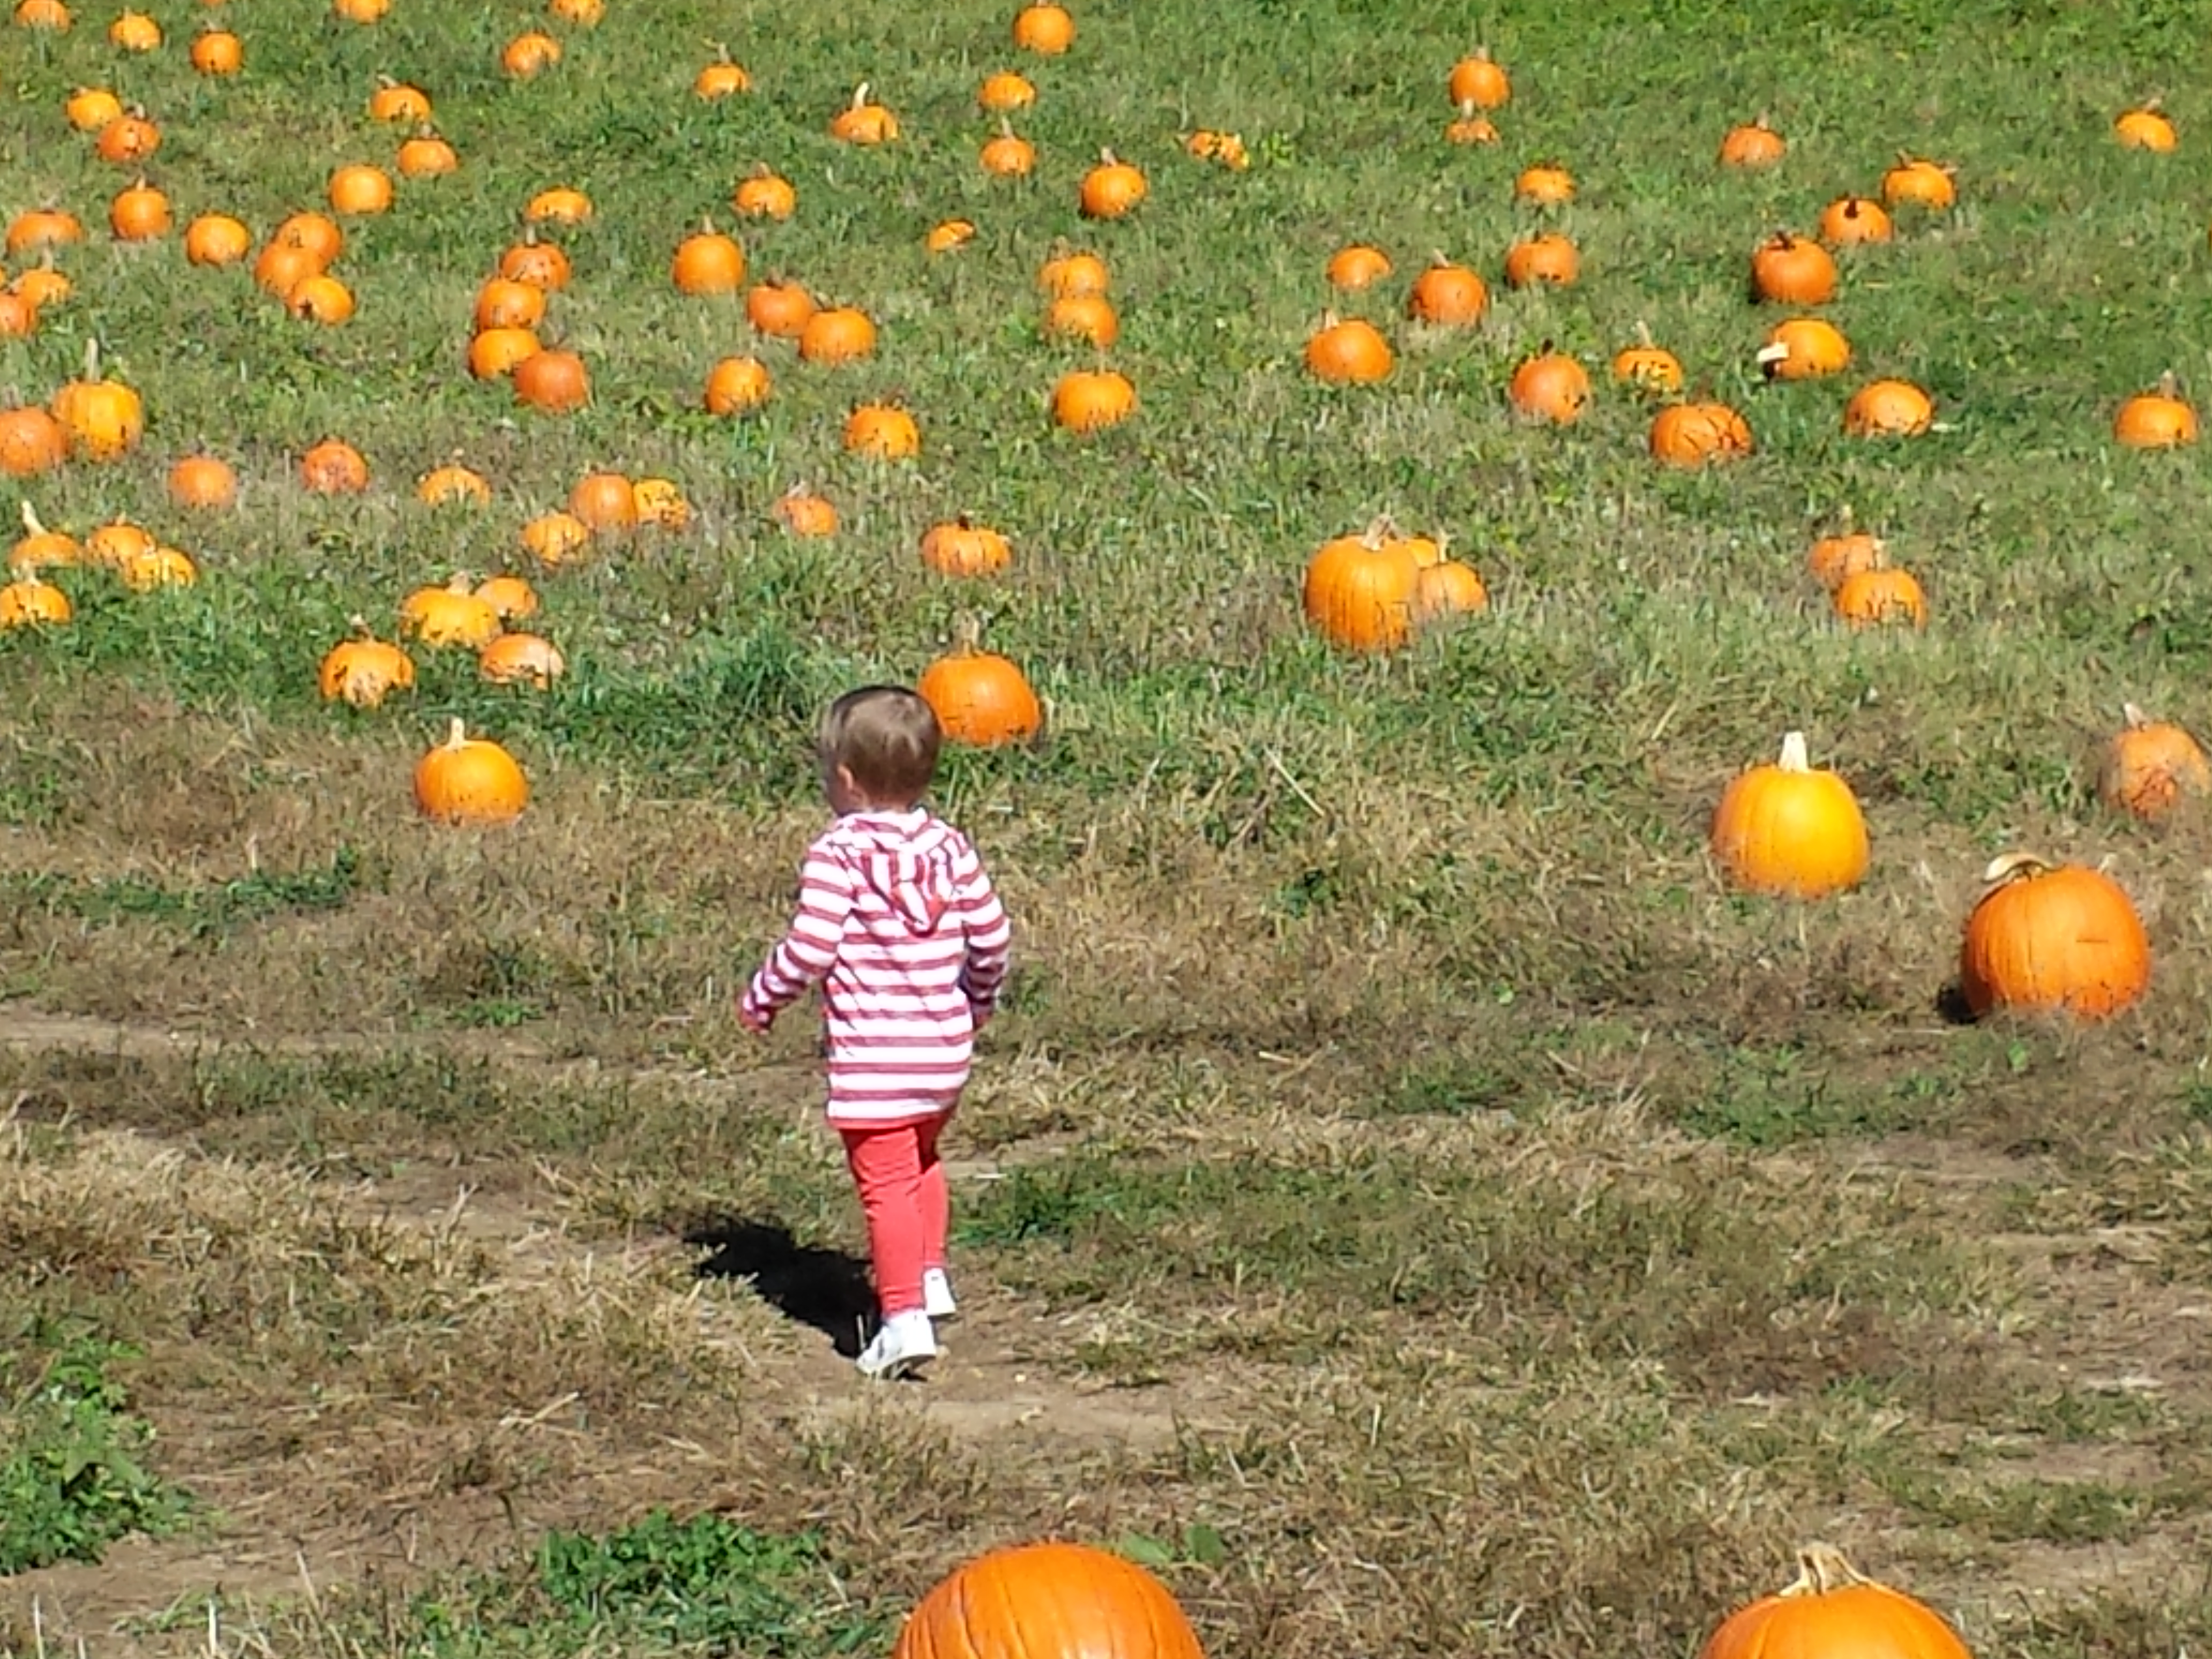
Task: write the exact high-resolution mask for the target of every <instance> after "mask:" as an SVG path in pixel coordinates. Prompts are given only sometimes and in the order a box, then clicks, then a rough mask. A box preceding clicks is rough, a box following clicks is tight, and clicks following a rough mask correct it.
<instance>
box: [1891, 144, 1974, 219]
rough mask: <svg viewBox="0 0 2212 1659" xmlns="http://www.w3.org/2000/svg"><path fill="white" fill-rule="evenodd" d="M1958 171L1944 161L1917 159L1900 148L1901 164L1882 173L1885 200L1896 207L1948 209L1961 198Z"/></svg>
mask: <svg viewBox="0 0 2212 1659" xmlns="http://www.w3.org/2000/svg"><path fill="white" fill-rule="evenodd" d="M1953 174H1954V169H1953V168H1951V167H1945V166H1943V165H1942V163H1940V162H1936V161H1920V160H1917V159H1915V158H1914V157H1912V156H1911V155H1905V154H1904V153H1903V152H1902V151H1900V152H1899V155H1898V157H1897V165H1896V166H1895V167H1892V168H1890V169H1889V171H1888V172H1887V173H1883V174H1882V175H1881V199H1882V200H1883V201H1885V202H1887V203H1888V204H1889V205H1890V206H1892V207H1901V206H1905V205H1906V204H1910V205H1911V206H1913V207H1923V208H1932V209H1938V210H1940V209H1943V208H1948V207H1949V206H1951V205H1952V204H1954V203H1955V202H1957V201H1958V199H1959V188H1958V185H1957V184H1956V183H1955V182H1954V178H1953Z"/></svg>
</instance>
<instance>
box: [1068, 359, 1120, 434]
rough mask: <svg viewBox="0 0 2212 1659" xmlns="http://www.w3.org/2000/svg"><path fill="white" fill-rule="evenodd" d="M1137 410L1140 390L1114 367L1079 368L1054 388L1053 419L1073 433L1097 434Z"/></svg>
mask: <svg viewBox="0 0 2212 1659" xmlns="http://www.w3.org/2000/svg"><path fill="white" fill-rule="evenodd" d="M1136 411H1137V388H1136V387H1134V386H1131V385H1130V384H1129V381H1128V380H1127V377H1126V376H1124V375H1122V374H1118V373H1116V372H1115V370H1113V369H1110V368H1095V369H1076V370H1073V372H1071V373H1069V374H1063V375H1061V376H1060V381H1059V384H1058V385H1056V386H1054V387H1053V389H1052V418H1053V422H1054V425H1056V426H1062V427H1065V428H1067V430H1069V431H1070V432H1097V431H1099V430H1101V429H1103V428H1106V427H1109V426H1115V425H1118V424H1120V423H1121V422H1123V421H1126V420H1127V419H1128V418H1129V416H1132V415H1133V414H1135V413H1136Z"/></svg>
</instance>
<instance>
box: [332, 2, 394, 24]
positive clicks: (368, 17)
mask: <svg viewBox="0 0 2212 1659" xmlns="http://www.w3.org/2000/svg"><path fill="white" fill-rule="evenodd" d="M391 9H392V0H331V15H332V16H333V17H338V18H343V20H344V21H347V22H349V23H374V22H376V21H379V20H380V19H381V18H382V17H383V15H384V14H385V13H386V12H387V11H390V10H391Z"/></svg>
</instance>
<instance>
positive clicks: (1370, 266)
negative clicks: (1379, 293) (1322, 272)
mask: <svg viewBox="0 0 2212 1659" xmlns="http://www.w3.org/2000/svg"><path fill="white" fill-rule="evenodd" d="M1390 269H1391V267H1390V256H1389V254H1387V253H1385V252H1383V250H1382V249H1381V248H1377V247H1369V246H1367V245H1366V244H1365V243H1364V242H1354V243H1353V244H1352V246H1349V247H1340V248H1339V249H1337V251H1336V252H1334V253H1333V254H1331V255H1330V256H1329V260H1328V283H1329V286H1330V287H1331V288H1337V289H1343V290H1344V291H1345V292H1346V293H1347V294H1352V293H1356V292H1357V291H1358V290H1359V289H1363V288H1371V287H1372V286H1373V285H1374V284H1376V283H1379V282H1381V281H1382V280H1383V278H1384V277H1385V276H1389V274H1390Z"/></svg>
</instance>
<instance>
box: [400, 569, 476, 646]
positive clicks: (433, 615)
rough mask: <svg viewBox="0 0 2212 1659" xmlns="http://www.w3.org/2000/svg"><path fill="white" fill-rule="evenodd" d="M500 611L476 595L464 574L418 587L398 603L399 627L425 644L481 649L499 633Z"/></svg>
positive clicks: (403, 633)
mask: <svg viewBox="0 0 2212 1659" xmlns="http://www.w3.org/2000/svg"><path fill="white" fill-rule="evenodd" d="M500 626H501V624H500V620H499V612H498V611H495V610H494V609H493V608H492V604H491V601H490V600H489V599H478V598H477V594H476V592H475V589H474V587H473V586H472V585H471V582H470V581H469V579H468V578H467V577H466V576H465V575H457V576H455V577H454V578H453V580H451V581H449V582H447V584H446V585H445V586H443V587H418V588H416V590H415V591H414V592H411V593H410V594H409V595H408V596H407V597H406V598H405V599H403V600H401V601H400V605H399V631H400V633H401V634H402V635H404V636H407V637H409V638H412V639H417V640H420V641H422V643H423V644H425V645H430V646H443V645H451V646H457V647H459V648H461V649H462V650H465V651H481V650H483V647H485V646H487V645H489V643H490V642H491V641H493V640H495V639H496V638H497V637H498V636H499V631H500Z"/></svg>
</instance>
